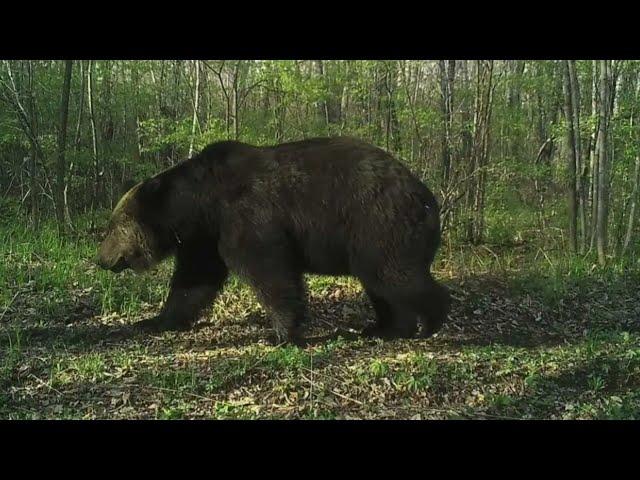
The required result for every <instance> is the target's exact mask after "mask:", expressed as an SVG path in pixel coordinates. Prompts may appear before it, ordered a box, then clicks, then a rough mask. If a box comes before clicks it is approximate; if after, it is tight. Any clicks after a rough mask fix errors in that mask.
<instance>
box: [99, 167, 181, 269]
mask: <svg viewBox="0 0 640 480" xmlns="http://www.w3.org/2000/svg"><path fill="white" fill-rule="evenodd" d="M161 184H162V181H161V179H160V178H158V177H154V178H150V179H148V180H145V181H144V182H141V183H138V184H137V185H135V186H134V187H133V188H131V189H130V190H128V191H127V192H126V193H125V194H124V195H123V196H122V198H121V199H120V201H119V202H118V204H117V205H116V207H115V208H114V210H113V213H112V214H111V219H110V220H109V225H108V227H107V233H106V237H105V239H104V240H103V241H102V243H101V244H100V248H99V251H98V258H97V263H98V265H100V267H102V268H104V269H105V270H111V271H112V272H121V271H122V270H124V269H126V268H131V269H132V270H134V271H135V272H144V271H146V270H149V269H150V268H152V267H154V266H155V265H157V264H158V263H159V262H160V261H161V260H163V259H164V258H166V257H167V256H168V255H169V254H170V253H171V245H170V242H168V241H167V238H166V237H167V233H166V228H165V226H164V225H163V222H162V210H163V207H162V203H163V201H162V197H161V193H162V192H160V190H161Z"/></svg>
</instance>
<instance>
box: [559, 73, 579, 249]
mask: <svg viewBox="0 0 640 480" xmlns="http://www.w3.org/2000/svg"><path fill="white" fill-rule="evenodd" d="M562 63H563V65H562V67H563V68H562V73H563V75H562V77H563V82H562V87H563V88H562V90H563V92H564V117H565V120H566V123H567V127H566V135H565V138H566V154H567V170H568V172H569V179H568V190H567V192H568V197H567V199H568V207H569V245H570V246H571V250H572V251H573V252H574V253H576V252H577V250H578V236H577V232H576V227H577V208H576V207H577V198H576V197H577V195H576V159H577V155H576V143H577V142H576V135H575V130H574V125H573V120H574V110H573V105H572V96H573V95H572V92H571V80H570V73H569V68H570V67H569V61H568V60H565V61H564V62H562Z"/></svg>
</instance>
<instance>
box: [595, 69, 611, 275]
mask: <svg viewBox="0 0 640 480" xmlns="http://www.w3.org/2000/svg"><path fill="white" fill-rule="evenodd" d="M609 99H610V97H609V61H607V60H601V61H600V105H599V107H600V108H599V122H598V123H599V128H598V141H597V145H598V147H597V149H596V150H597V154H598V220H597V223H596V246H597V250H598V263H600V265H602V266H604V265H605V264H606V253H607V252H606V249H607V221H608V213H609V212H608V194H609V189H608V182H607V127H608V108H609Z"/></svg>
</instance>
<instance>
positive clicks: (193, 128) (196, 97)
mask: <svg viewBox="0 0 640 480" xmlns="http://www.w3.org/2000/svg"><path fill="white" fill-rule="evenodd" d="M195 69H196V85H195V91H194V100H193V119H192V122H191V141H190V143H189V158H191V157H192V156H193V144H194V141H195V137H196V125H197V124H198V102H199V98H200V62H199V61H198V60H196V61H195Z"/></svg>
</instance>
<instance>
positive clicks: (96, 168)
mask: <svg viewBox="0 0 640 480" xmlns="http://www.w3.org/2000/svg"><path fill="white" fill-rule="evenodd" d="M87 106H88V107H89V120H90V122H91V147H92V153H93V181H94V183H93V195H92V198H91V227H92V228H93V227H95V210H96V207H97V206H98V205H99V201H100V199H99V194H100V191H101V189H100V183H101V172H100V164H99V162H98V137H97V128H96V118H95V114H94V111H93V60H89V65H88V66H87Z"/></svg>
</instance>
